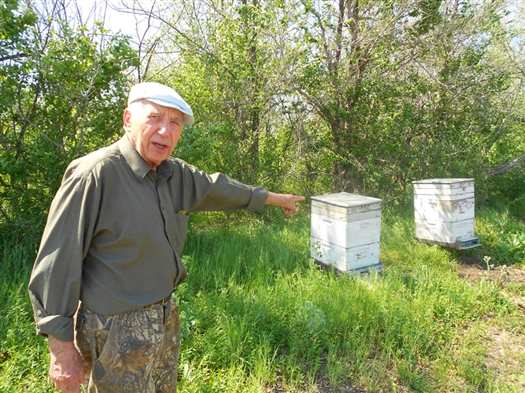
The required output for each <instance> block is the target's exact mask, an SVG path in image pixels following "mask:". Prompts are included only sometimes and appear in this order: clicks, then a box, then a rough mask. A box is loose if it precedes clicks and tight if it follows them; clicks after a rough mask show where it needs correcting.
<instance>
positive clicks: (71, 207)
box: [28, 170, 100, 341]
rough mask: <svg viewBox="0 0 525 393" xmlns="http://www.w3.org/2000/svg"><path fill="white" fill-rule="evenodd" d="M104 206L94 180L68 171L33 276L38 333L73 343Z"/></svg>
mask: <svg viewBox="0 0 525 393" xmlns="http://www.w3.org/2000/svg"><path fill="white" fill-rule="evenodd" d="M99 200H100V195H99V187H97V182H96V180H95V178H94V176H93V175H92V174H91V173H90V174H88V175H87V176H81V177H77V176H75V174H74V171H73V170H68V171H66V174H65V175H64V179H63V181H62V185H61V186H60V189H59V190H58V192H57V194H56V195H55V198H54V199H53V202H52V204H51V207H50V210H49V215H48V219H47V223H46V227H45V229H44V233H43V236H42V240H41V243H40V248H39V251H38V254H37V258H36V261H35V264H34V266H33V271H32V273H31V277H30V280H29V286H28V290H29V297H30V299H31V303H32V306H33V311H34V316H35V322H36V329H37V333H38V334H40V335H43V336H48V335H49V336H53V337H55V338H56V339H58V340H60V341H73V338H74V326H73V325H74V324H73V316H74V314H75V312H76V310H77V307H78V302H79V298H80V285H81V279H82V261H83V259H84V258H85V256H86V254H87V251H88V248H89V244H90V241H91V236H92V233H93V228H94V225H95V222H96V212H97V210H98V203H99Z"/></svg>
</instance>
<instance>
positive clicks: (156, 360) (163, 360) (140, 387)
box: [75, 301, 180, 393]
mask: <svg viewBox="0 0 525 393" xmlns="http://www.w3.org/2000/svg"><path fill="white" fill-rule="evenodd" d="M75 342H76V344H77V346H78V348H79V350H80V353H81V355H82V358H83V360H84V371H85V374H86V386H85V388H86V391H87V392H88V393H113V392H114V393H126V392H130V393H131V392H133V393H136V392H141V393H168V392H169V393H173V392H176V390H177V387H176V383H177V364H178V360H179V347H180V326H179V314H178V312H177V307H176V305H175V304H174V303H173V301H168V302H167V303H165V304H156V305H152V306H148V307H145V308H142V309H140V310H134V311H130V312H127V313H123V314H116V315H109V316H108V315H101V314H97V313H94V312H91V311H89V310H86V309H85V308H83V307H81V308H80V310H79V311H78V314H77V321H76V337H75Z"/></svg>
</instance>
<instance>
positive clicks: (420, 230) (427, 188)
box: [412, 179, 477, 248]
mask: <svg viewBox="0 0 525 393" xmlns="http://www.w3.org/2000/svg"><path fill="white" fill-rule="evenodd" d="M412 183H413V185H414V218H415V226H416V238H417V239H418V240H421V241H424V242H429V243H437V244H441V245H443V246H448V247H454V248H455V247H456V246H457V244H462V241H463V242H467V241H471V242H472V239H475V240H477V238H475V235H474V210H475V209H474V208H475V199H474V179H427V180H419V181H414V182H412ZM458 241H459V243H458ZM476 243H477V242H476Z"/></svg>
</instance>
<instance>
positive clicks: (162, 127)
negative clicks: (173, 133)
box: [157, 120, 170, 135]
mask: <svg viewBox="0 0 525 393" xmlns="http://www.w3.org/2000/svg"><path fill="white" fill-rule="evenodd" d="M169 127H170V123H169V121H168V120H164V121H162V122H161V123H160V124H159V129H158V130H157V133H158V134H161V135H164V134H168V133H169V131H170V128H169Z"/></svg>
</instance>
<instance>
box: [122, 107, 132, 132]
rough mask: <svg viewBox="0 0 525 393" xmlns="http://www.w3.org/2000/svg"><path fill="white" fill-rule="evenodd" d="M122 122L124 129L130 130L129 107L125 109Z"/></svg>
mask: <svg viewBox="0 0 525 393" xmlns="http://www.w3.org/2000/svg"><path fill="white" fill-rule="evenodd" d="M122 123H123V126H124V130H125V131H126V132H129V130H130V128H131V111H130V110H129V109H128V108H126V109H125V110H124V115H123V116H122Z"/></svg>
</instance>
